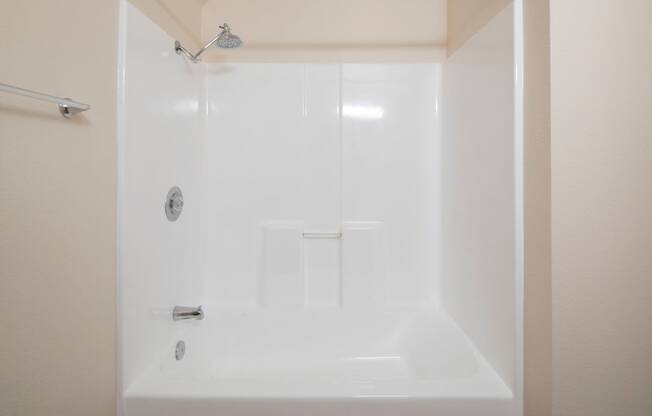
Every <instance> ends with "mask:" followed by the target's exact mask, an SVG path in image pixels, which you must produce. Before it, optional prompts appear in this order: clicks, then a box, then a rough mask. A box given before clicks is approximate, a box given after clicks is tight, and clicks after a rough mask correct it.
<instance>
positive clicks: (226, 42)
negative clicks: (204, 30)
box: [174, 23, 242, 62]
mask: <svg viewBox="0 0 652 416" xmlns="http://www.w3.org/2000/svg"><path fill="white" fill-rule="evenodd" d="M220 29H222V31H221V32H220V33H218V34H217V35H216V36H215V37H214V38H213V39H211V40H210V42H208V43H207V44H206V45H204V47H203V48H201V49H200V50H199V52H197V53H196V54H194V55H193V54H192V53H191V52H190V51H189V50H188V49H186V48H184V47H183V46H182V45H181V43H180V42H179V41H178V40H177V41H174V51H175V52H176V53H177V55H180V54H182V53H183V54H184V55H186V56H187V57H188V58H189V59H190V60H191V61H192V62H199V55H201V54H202V53H204V51H205V50H206V49H208V48H210V47H211V46H212V45H215V46H216V47H218V48H223V49H234V48H238V47H240V46H242V40H241V39H240V38H239V37H238V36H236V35H234V34H233V33H231V28H230V27H229V25H228V24H226V23H224V24H223V25H222V26H220Z"/></svg>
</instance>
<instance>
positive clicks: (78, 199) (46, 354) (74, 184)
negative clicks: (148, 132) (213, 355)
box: [0, 0, 118, 416]
mask: <svg viewBox="0 0 652 416" xmlns="http://www.w3.org/2000/svg"><path fill="white" fill-rule="evenodd" d="M1 8H2V13H0V48H1V49H2V58H0V59H1V60H2V63H1V64H0V80H1V81H2V82H4V83H10V84H15V85H18V86H22V87H25V88H29V89H34V90H37V91H43V92H48V93H50V94H55V95H60V96H70V97H73V98H75V99H77V100H80V101H84V102H87V103H89V104H91V106H92V109H91V110H90V111H88V112H86V113H84V114H83V115H79V116H77V117H75V119H73V120H66V119H64V118H63V117H61V116H60V115H59V112H58V110H57V108H56V106H55V105H53V104H48V103H43V102H38V101H34V100H29V99H26V98H22V97H16V96H12V95H8V94H2V96H1V97H0V100H1V101H0V230H1V231H0V327H1V328H2V340H3V341H2V347H1V348H0V375H1V376H0V414H2V415H11V416H14V415H25V416H27V415H29V416H38V415H70V416H75V415H79V416H81V415H98V416H101V415H106V416H109V415H113V414H115V310H116V308H115V263H116V239H115V233H116V215H115V208H116V207H115V202H116V111H115V98H116V92H115V91H116V80H117V74H116V56H117V53H116V47H117V40H118V1H106V0H94V1H89V0H65V1H64V0H52V1H3V2H2V6H1Z"/></svg>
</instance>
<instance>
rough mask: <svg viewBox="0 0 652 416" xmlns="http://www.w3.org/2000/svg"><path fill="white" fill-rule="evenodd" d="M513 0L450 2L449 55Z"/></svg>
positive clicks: (456, 0)
mask: <svg viewBox="0 0 652 416" xmlns="http://www.w3.org/2000/svg"><path fill="white" fill-rule="evenodd" d="M511 2H512V0H448V7H447V11H446V12H447V20H448V24H447V28H448V36H447V45H448V55H451V54H452V53H453V52H455V51H456V50H457V49H458V48H459V47H460V46H462V45H463V44H464V42H466V41H467V40H468V39H469V38H470V37H471V36H473V35H474V34H475V33H476V32H477V31H478V30H480V29H481V28H482V27H484V25H486V24H487V22H489V21H490V20H491V19H492V18H493V17H494V16H495V15H496V14H498V12H500V11H501V10H502V9H504V8H505V6H507V5H508V4H510V3H511Z"/></svg>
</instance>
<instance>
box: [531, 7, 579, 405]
mask: <svg viewBox="0 0 652 416" xmlns="http://www.w3.org/2000/svg"><path fill="white" fill-rule="evenodd" d="M549 17H550V13H549V0H524V1H523V20H524V26H525V28H524V35H525V36H524V37H525V39H524V41H525V43H524V49H525V56H524V58H525V66H524V75H525V76H524V84H525V91H524V105H525V109H524V151H525V162H524V163H525V365H524V367H525V368H524V371H525V380H524V387H525V392H524V394H525V416H550V415H551V400H552V374H551V373H552V351H551V349H552V340H551V334H552V328H551V325H552V319H551V318H552V316H551V314H552V311H551V308H552V304H551V290H552V289H551V276H550V24H549V22H550V19H549ZM587 416H588V415H587Z"/></svg>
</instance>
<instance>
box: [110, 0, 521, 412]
mask: <svg viewBox="0 0 652 416" xmlns="http://www.w3.org/2000/svg"><path fill="white" fill-rule="evenodd" d="M520 14H521V10H520V2H516V3H515V5H514V6H513V7H512V6H510V7H509V8H507V9H506V10H505V11H503V12H502V13H501V14H500V15H499V16H497V17H496V18H495V19H494V21H492V22H491V23H490V24H489V25H488V26H487V27H486V28H484V29H483V30H482V31H481V32H480V33H478V34H477V35H476V36H475V37H474V38H473V39H471V40H470V41H469V42H468V44H467V45H465V46H464V47H463V48H461V49H460V50H459V51H458V52H457V53H456V54H455V55H454V56H453V57H452V58H451V60H450V61H449V62H448V63H446V64H444V65H443V67H444V70H443V71H442V65H437V64H393V65H381V64H376V65H364V64H360V65H354V64H344V65H339V64H332V65H328V64H322V65H311V64H230V65H229V64H209V65H203V64H202V65H193V64H190V63H187V62H185V61H184V60H183V59H182V58H181V57H179V56H177V55H175V54H174V53H173V51H172V48H171V45H172V39H171V38H169V36H167V35H166V34H164V33H163V32H162V31H161V30H160V29H159V28H158V27H157V26H156V25H155V24H154V23H152V22H151V21H149V20H148V19H147V18H146V17H145V16H143V15H142V14H141V13H140V12H139V11H138V10H137V9H135V8H134V7H133V6H131V5H130V4H128V3H127V2H126V1H125V2H123V7H122V25H123V27H122V29H123V30H122V31H121V32H122V33H121V36H122V39H121V74H122V76H121V80H120V87H121V97H122V98H121V99H122V100H123V101H122V103H123V104H124V106H123V110H122V113H121V122H120V160H119V164H120V166H119V175H120V177H119V187H120V189H119V221H120V225H119V262H120V263H119V291H120V351H121V353H120V366H121V368H120V370H121V377H120V381H119V389H120V391H121V392H122V393H121V394H120V403H119V410H118V411H119V413H120V412H125V413H124V414H126V415H128V416H134V415H136V416H145V415H168V414H169V415H172V414H180V413H184V414H188V415H190V416H203V415H209V414H210V415H213V414H225V415H226V414H228V415H237V414H247V415H251V414H266V415H275V414H278V415H281V414H282V415H303V414H311V415H324V416H326V415H336V414H356V415H372V414H373V415H393V414H397V413H400V414H404V415H415V416H416V415H431V414H433V412H434V413H436V412H444V413H445V414H450V415H460V416H462V415H464V416H466V415H476V414H482V415H496V416H499V415H500V416H502V415H515V416H517V415H520V414H522V410H521V408H522V342H521V339H522V294H521V291H522V230H523V228H522V189H521V188H522V166H521V161H522V155H521V152H522V150H521V143H522V137H521V133H520V131H521V126H520V123H521V122H522V121H521V117H522V116H521V106H522V103H521V102H520V100H521V98H520V97H521V94H522V86H521V85H520V84H519V83H522V77H520V76H518V74H520V71H521V68H520V66H519V65H520V64H519V63H520V62H521V60H522V59H521V50H520V49H521V47H520V44H519V42H520V39H521V36H522V35H521V32H520ZM506 34H507V35H511V37H510V38H509V39H506V38H505V35H506ZM241 35H243V36H245V38H246V34H241ZM245 41H246V39H245ZM512 42H513V43H512ZM483 53H484V54H487V56H483V55H482V54H483ZM489 55H491V56H492V57H493V59H489V60H488V59H486V58H487V57H489ZM496 59H498V61H496ZM500 59H502V60H500ZM455 66H458V67H460V66H461V67H464V66H466V68H467V70H466V72H464V70H462V71H457V70H455V69H454V68H455ZM483 66H484V67H483ZM487 70H489V71H488V72H487ZM452 71H454V72H452ZM506 71H507V72H506ZM442 72H443V74H444V80H443V81H442ZM447 74H455V75H454V76H450V75H447ZM509 74H511V78H510V77H507V78H506V75H509ZM515 77H516V79H514V78H515ZM492 81H495V82H496V83H495V84H491V82H492ZM506 81H507V82H509V83H511V84H510V85H508V86H506V85H505V82H506ZM478 82H480V83H478ZM484 82H489V83H490V84H483V83H484ZM442 83H443V84H444V85H443V89H444V91H448V92H449V96H447V97H445V99H444V100H442V98H441V97H442V93H441V90H442ZM447 83H448V84H447ZM490 85H494V86H498V85H500V88H502V89H503V90H505V94H499V95H498V96H496V94H495V92H496V90H495V88H494V89H493V90H492V89H491V88H490ZM470 86H473V87H474V88H472V89H471V88H469V87H470ZM484 86H486V87H487V88H486V89H485V88H484ZM472 97H475V98H476V101H474V102H473V103H470V105H468V106H466V107H465V106H464V105H461V106H460V105H458V104H456V103H463V102H464V101H463V100H464V99H469V98H472ZM491 97H494V98H496V97H498V98H499V99H498V100H497V101H491ZM483 98H484V100H483ZM456 100H457V101H456ZM456 105H457V107H456ZM448 106H450V108H451V109H453V108H456V109H457V113H450V112H447V111H446V110H447V108H448ZM442 107H443V109H442ZM442 110H443V111H442ZM461 110H464V111H465V114H463V115H462V114H461V113H460V112H459V111H461ZM442 114H443V115H444V117H446V119H445V120H442V118H441V117H442ZM496 117H497V118H496ZM496 120H501V122H502V124H496ZM505 122H510V123H511V125H512V127H513V129H510V128H509V127H506V126H505V125H504V123H505ZM442 124H443V125H444V126H447V127H446V128H445V130H444V136H443V137H444V140H443V143H442V139H441V138H442V131H441V126H442ZM456 126H457V127H460V128H462V127H464V126H467V127H469V128H466V129H462V130H463V133H462V134H460V135H459V136H457V137H455V140H456V142H451V143H456V144H457V143H461V144H462V145H464V144H465V143H466V145H468V146H476V145H482V139H479V138H480V137H482V135H484V134H486V133H490V134H489V135H488V136H487V137H488V138H494V139H499V140H498V145H497V146H489V147H487V149H488V150H489V153H488V156H489V159H490V160H485V161H484V162H483V161H482V160H481V159H474V157H476V156H477V155H474V154H473V152H470V153H469V152H468V150H469V148H468V147H467V148H466V150H467V153H464V152H463V151H462V152H460V151H458V150H456V148H455V147H451V146H450V145H447V143H446V139H450V140H452V138H451V137H449V136H447V135H446V134H447V132H448V134H452V133H451V127H456ZM505 134H507V135H509V137H504V135H505ZM501 146H502V147H501ZM505 146H507V147H505ZM492 152H493V153H492ZM505 152H508V155H506V153H505ZM505 157H507V158H506V159H504V161H507V162H509V161H510V160H511V161H513V162H512V163H511V164H510V166H511V168H508V169H507V171H504V170H503V171H501V172H498V173H497V174H494V172H492V171H487V173H488V174H487V175H485V176H484V178H485V179H486V180H487V181H488V182H487V183H488V184H489V185H490V186H493V187H494V189H495V190H497V191H498V192H497V193H495V194H493V195H494V196H495V195H503V197H502V198H498V200H496V201H494V200H492V197H491V194H487V193H484V194H483V193H482V192H481V191H482V190H481V189H480V188H477V189H474V187H473V186H474V184H473V183H467V186H468V185H470V186H468V187H467V188H465V189H464V190H463V192H461V193H460V192H451V189H456V188H454V187H456V186H458V185H459V183H460V182H459V181H460V178H459V177H458V176H455V175H451V172H454V171H455V169H451V168H450V166H451V163H458V164H462V165H461V166H460V165H458V166H455V168H456V169H460V168H462V170H463V168H464V164H470V163H471V162H474V163H475V162H478V163H479V165H478V166H473V165H469V166H468V169H470V170H471V172H472V173H473V176H475V177H476V178H479V177H482V175H480V176H478V174H481V173H482V172H481V171H479V170H476V171H473V169H474V168H479V167H480V166H482V167H485V168H490V167H492V166H494V167H495V166H498V165H496V164H495V163H497V162H498V161H500V160H501V158H505ZM444 158H448V159H446V160H444ZM496 158H497V159H496ZM447 161H448V164H447ZM483 163H484V164H483ZM447 166H448V167H447ZM501 166H502V165H501ZM446 169H449V170H448V171H446ZM505 173H507V174H510V178H512V180H511V181H510V182H509V183H508V184H505V183H504V182H503V181H502V179H504V178H505V176H501V175H504V174H505ZM492 181H493V182H492ZM173 185H179V186H180V187H181V188H182V189H183V192H184V196H185V199H186V207H185V208H184V212H183V214H182V216H181V218H180V219H179V221H177V222H175V223H169V222H167V220H166V219H165V216H164V214H163V207H162V203H163V198H164V197H165V194H166V192H167V189H168V188H169V187H170V186H173ZM475 185H477V183H476V184H475ZM505 187H507V188H508V189H506V188H505ZM478 191H480V192H479V193H478ZM474 195H476V198H482V197H481V196H480V195H483V197H484V198H485V199H483V200H482V201H479V202H481V203H482V204H484V206H486V207H487V208H488V211H489V212H491V210H492V209H494V210H496V209H498V208H500V207H505V206H508V210H509V212H508V213H506V212H505V211H503V210H499V209H498V210H496V211H495V213H496V214H497V215H501V217H500V220H498V221H495V222H489V223H487V221H486V220H487V218H489V217H487V216H486V212H487V211H483V212H479V211H474V210H471V211H469V212H466V213H462V214H459V213H457V214H459V215H452V213H454V210H452V209H451V207H454V206H455V203H461V202H463V200H464V199H465V198H470V197H473V196H474ZM447 198H449V200H447ZM476 202H478V201H476ZM494 202H495V203H494ZM505 204H507V205H505ZM505 215H506V216H507V217H509V218H511V219H512V220H513V221H511V222H510V226H509V227H503V225H505V222H504V221H505V220H506V219H505V218H506V217H505ZM509 218H507V221H508V222H509ZM473 221H476V225H480V226H481V227H480V228H475V229H474V228H472V227H468V226H466V225H465V224H469V223H473ZM478 221H479V222H478ZM483 227H484V228H483ZM476 231H477V232H476ZM493 231H496V232H497V233H498V235H500V236H504V235H505V233H507V234H509V235H511V236H512V238H511V241H510V242H509V244H508V246H507V247H501V249H500V250H498V251H497V252H495V251H493V250H492V248H491V247H492V245H491V243H492V236H496V235H497V234H496V233H494V232H493ZM303 233H342V238H341V239H310V238H304V235H303ZM474 236H475V237H477V238H476V239H475V240H473V237H474ZM447 238H452V241H455V242H456V243H457V244H462V245H464V244H469V243H473V242H474V243H473V244H475V245H473V244H471V246H467V247H468V249H469V251H468V253H465V254H468V256H471V257H472V258H470V259H468V262H467V263H468V264H467V263H464V262H461V261H460V258H461V257H460V253H459V251H456V250H457V249H458V248H459V247H456V246H455V245H454V244H453V245H450V246H448V247H447V246H446V239H447ZM483 245H484V246H485V247H488V248H489V249H488V250H485V251H479V250H477V249H476V248H477V247H481V246H483ZM474 250H475V251H474ZM508 252H509V253H508ZM506 253H507V254H506ZM506 255H507V257H505V256H506ZM445 256H446V257H447V258H444V257H445ZM492 256H500V259H498V263H499V264H498V265H497V266H496V264H494V263H491V262H488V259H491V258H492ZM501 261H502V263H501ZM507 263H510V264H511V266H512V269H511V271H508V272H506V273H503V272H504V265H505V264H507ZM501 264H502V266H501ZM486 265H493V266H496V267H494V268H493V269H491V270H493V271H495V273H493V274H492V272H491V271H490V272H488V273H485V274H482V275H479V274H478V273H477V271H478V270H481V268H482V267H483V266H486ZM467 266H468V267H467ZM501 267H502V268H501ZM474 272H476V273H474ZM500 273H502V274H500ZM505 274H507V275H505ZM488 282H489V283H494V282H495V284H488ZM510 282H511V286H510ZM492 290H493V291H492ZM183 304H186V305H199V304H203V305H204V308H205V310H206V316H207V318H206V320H205V321H200V322H172V320H171V317H170V311H171V308H172V307H173V306H174V305H183ZM465 305H466V306H465ZM505 305H508V306H505ZM467 306H468V307H467ZM449 313H450V315H449ZM451 316H452V318H451ZM179 339H183V340H184V341H185V342H186V345H187V351H188V352H187V355H186V358H184V360H182V361H179V362H177V361H175V360H174V355H173V351H174V344H175V343H176V341H177V340H179ZM476 347H477V348H476ZM347 412H348V413H347Z"/></svg>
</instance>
